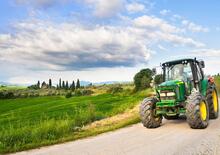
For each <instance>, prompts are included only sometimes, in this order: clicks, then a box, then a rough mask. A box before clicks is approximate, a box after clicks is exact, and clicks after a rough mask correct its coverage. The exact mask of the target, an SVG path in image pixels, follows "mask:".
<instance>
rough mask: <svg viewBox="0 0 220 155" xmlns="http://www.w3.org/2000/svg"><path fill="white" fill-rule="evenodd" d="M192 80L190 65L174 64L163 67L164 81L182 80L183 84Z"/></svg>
mask: <svg viewBox="0 0 220 155" xmlns="http://www.w3.org/2000/svg"><path fill="white" fill-rule="evenodd" d="M191 79H192V70H191V66H190V63H187V64H176V65H171V66H169V67H165V80H166V81H170V80H183V81H185V82H187V81H190V80H191Z"/></svg>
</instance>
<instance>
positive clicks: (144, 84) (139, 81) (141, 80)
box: [134, 68, 153, 91]
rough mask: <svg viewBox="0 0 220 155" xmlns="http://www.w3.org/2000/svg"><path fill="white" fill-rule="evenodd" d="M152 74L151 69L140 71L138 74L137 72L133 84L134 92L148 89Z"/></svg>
mask: <svg viewBox="0 0 220 155" xmlns="http://www.w3.org/2000/svg"><path fill="white" fill-rule="evenodd" d="M152 76H153V72H152V70H151V69H149V68H147V69H142V70H141V71H140V72H138V73H137V74H136V75H135V76H134V84H135V90H136V91H138V90H143V89H145V88H149V87H150V83H151V81H152V80H153V78H152Z"/></svg>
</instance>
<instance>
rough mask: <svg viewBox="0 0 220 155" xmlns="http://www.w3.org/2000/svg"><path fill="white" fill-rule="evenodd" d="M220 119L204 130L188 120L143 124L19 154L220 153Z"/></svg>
mask: <svg viewBox="0 0 220 155" xmlns="http://www.w3.org/2000/svg"><path fill="white" fill-rule="evenodd" d="M218 147H219V148H220V119H217V120H211V121H210V123H209V126H208V128H207V129H205V130H198V129H197V130H195V129H194V130H193V129H191V128H190V127H189V126H188V124H187V123H186V120H176V121H174V120H172V121H168V120H163V124H162V126H161V127H160V128H157V129H146V128H144V127H143V126H142V124H140V123H139V124H136V125H133V126H131V127H127V128H124V129H120V130H117V131H114V132H109V133H105V134H101V135H98V136H96V137H91V138H87V139H82V140H77V141H74V142H68V143H64V144H59V145H54V146H49V147H43V148H41V149H35V150H30V151H25V152H20V153H17V155H26V154H33V155H55V154H57V155H70V154H71V155H127V154H128V155H142V154H145V155H148V154H149V155H158V154H167V155H171V154H173V155H176V154H186V155H190V154H207V155H212V154H220V149H218Z"/></svg>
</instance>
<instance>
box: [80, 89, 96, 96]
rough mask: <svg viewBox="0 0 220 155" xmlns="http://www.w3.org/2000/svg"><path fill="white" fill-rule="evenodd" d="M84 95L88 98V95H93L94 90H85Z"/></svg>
mask: <svg viewBox="0 0 220 155" xmlns="http://www.w3.org/2000/svg"><path fill="white" fill-rule="evenodd" d="M81 93H82V95H84V96H86V95H91V94H93V93H94V92H93V91H92V90H89V89H83V90H82V91H81Z"/></svg>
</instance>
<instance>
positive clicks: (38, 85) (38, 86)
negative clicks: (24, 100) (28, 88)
mask: <svg viewBox="0 0 220 155" xmlns="http://www.w3.org/2000/svg"><path fill="white" fill-rule="evenodd" d="M37 88H38V89H40V81H38V82H37Z"/></svg>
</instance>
